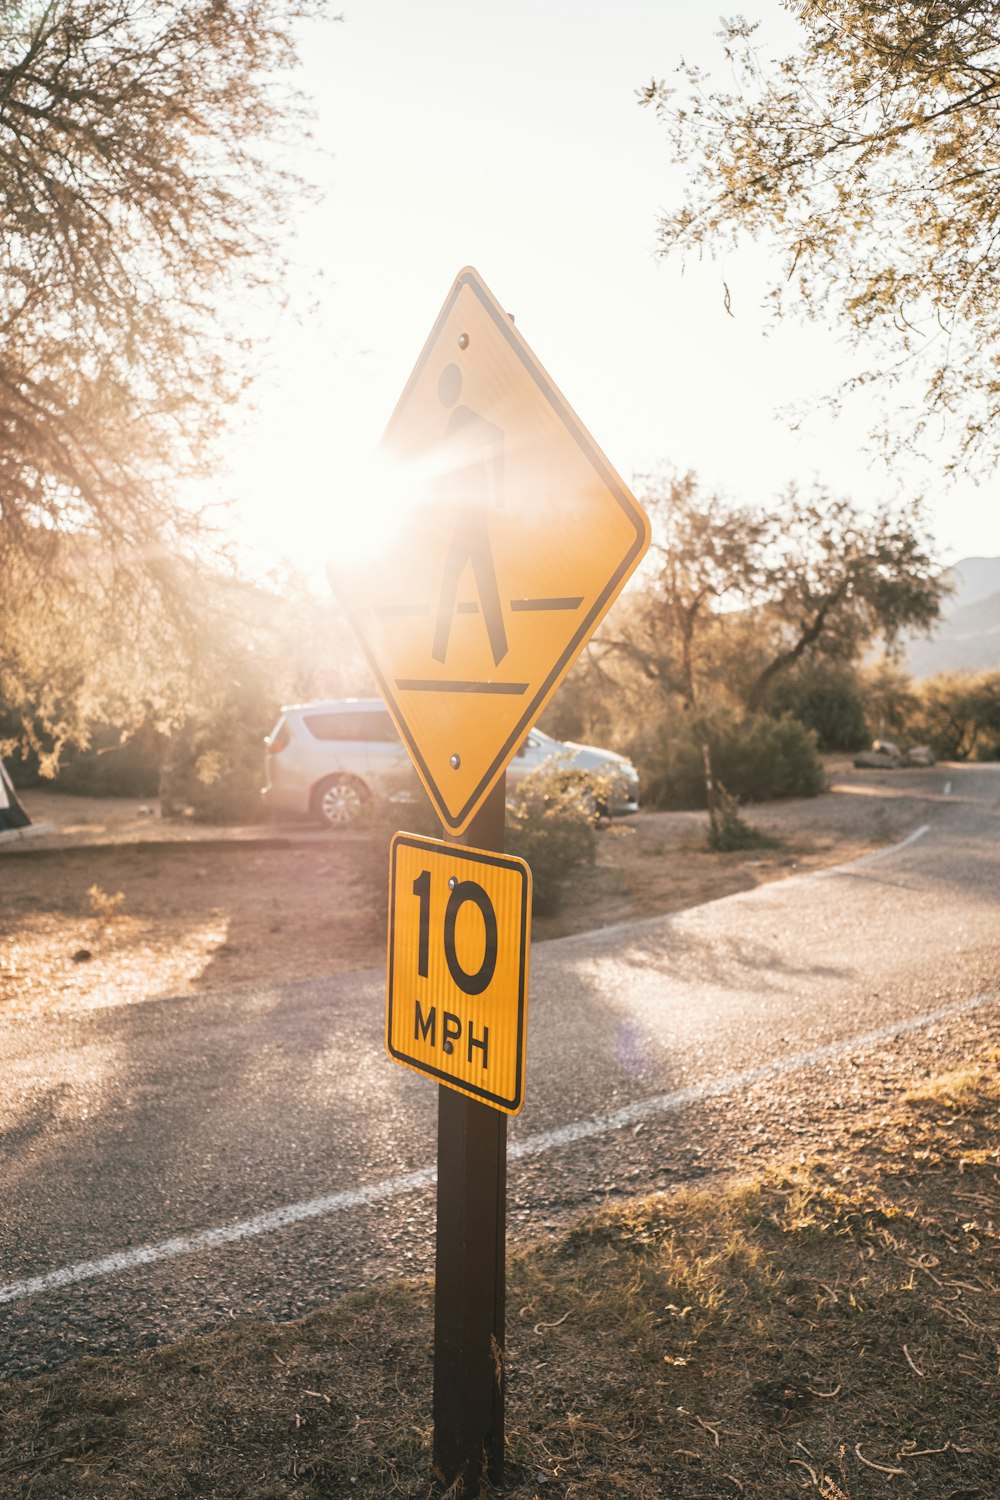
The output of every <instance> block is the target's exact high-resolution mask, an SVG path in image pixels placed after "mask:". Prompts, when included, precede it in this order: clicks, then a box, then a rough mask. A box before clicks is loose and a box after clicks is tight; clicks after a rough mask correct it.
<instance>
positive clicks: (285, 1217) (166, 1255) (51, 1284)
mask: <svg viewBox="0 0 1000 1500" xmlns="http://www.w3.org/2000/svg"><path fill="white" fill-rule="evenodd" d="M998 999H1000V995H996V994H985V995H976V996H974V997H973V998H972V999H971V1000H966V1001H963V1003H962V1004H960V1005H951V1006H945V1007H944V1008H942V1009H941V1010H934V1011H929V1012H928V1013H927V1014H926V1015H923V1016H915V1017H913V1018H911V1019H910V1020H907V1021H896V1022H894V1023H893V1024H892V1025H891V1026H881V1027H879V1028H878V1029H877V1030H876V1031H865V1032H861V1033H859V1034H858V1035H856V1036H851V1037H847V1038H846V1039H844V1040H843V1041H839V1042H830V1043H829V1044H828V1045H827V1046H825V1047H813V1048H811V1049H810V1050H809V1051H808V1052H796V1053H795V1054H794V1055H793V1056H791V1057H779V1058H775V1059H774V1060H773V1061H772V1062H768V1063H761V1064H760V1065H759V1066H757V1067H755V1068H745V1069H743V1070H742V1071H741V1072H739V1073H725V1074H723V1075H722V1076H721V1077H719V1078H708V1079H705V1081H704V1082H702V1083H696V1084H692V1085H691V1087H690V1088H685V1089H675V1090H674V1091H673V1093H670V1094H658V1095H657V1096H656V1097H655V1098H652V1099H641V1100H639V1101H638V1102H637V1103H635V1104H627V1105H625V1106H624V1108H622V1109H616V1110H613V1111H612V1112H611V1113H610V1114H603V1115H595V1116H593V1117H592V1118H591V1119H589V1120H577V1121H575V1122H574V1123H573V1124H571V1125H563V1126H560V1127H559V1128H558V1129H557V1130H546V1131H542V1132H540V1133H539V1134H538V1135H531V1136H528V1137H527V1138H526V1139H525V1140H523V1141H518V1140H515V1141H512V1142H511V1144H510V1146H509V1149H508V1156H509V1158H510V1159H511V1160H512V1161H518V1160H521V1159H522V1158H525V1157H531V1156H541V1155H542V1154H543V1153H544V1152H546V1151H552V1150H555V1149H556V1148H557V1147H559V1146H568V1145H571V1144H572V1143H573V1142H575V1141H585V1140H592V1139H593V1138H594V1137H595V1136H601V1135H610V1134H611V1132H612V1131H615V1130H622V1129H624V1128H625V1127H626V1126H629V1125H634V1124H636V1123H638V1121H640V1120H647V1119H649V1118H650V1117H651V1116H653V1115H664V1114H671V1113H674V1112H675V1111H677V1110H679V1109H684V1108H686V1107H687V1106H688V1105H689V1104H696V1103H698V1102H699V1101H700V1100H702V1099H714V1098H718V1097H719V1096H720V1095H723V1094H735V1093H738V1092H740V1091H741V1090H744V1089H748V1088H752V1087H753V1086H754V1084H757V1083H762V1082H763V1081H764V1080H765V1079H768V1078H780V1077H781V1076H782V1075H784V1074H787V1073H797V1072H800V1071H802V1070H804V1069H806V1068H811V1067H814V1066H815V1065H816V1064H817V1063H822V1062H828V1061H830V1060H831V1059H832V1058H836V1057H843V1056H845V1055H846V1054H848V1053H851V1052H855V1051H858V1050H860V1049H862V1048H865V1047H871V1046H874V1045H876V1044H877V1043H879V1042H887V1041H894V1040H895V1039H896V1038H898V1037H901V1036H907V1035H909V1034H910V1033H911V1032H914V1031H922V1030H923V1029H924V1028H925V1027H927V1026H934V1025H936V1024H937V1022H939V1021H947V1020H950V1019H951V1018H952V1017H954V1016H962V1015H967V1014H968V1013H969V1012H970V1011H974V1010H979V1009H981V1008H982V1007H983V1006H986V1005H991V1004H993V1003H994V1002H995V1001H997V1000H998ZM436 1180H437V1169H436V1167H423V1168H421V1170H420V1171H418V1172H408V1173H406V1174H405V1175H403V1176H400V1177H390V1178H387V1179H386V1180H385V1181H384V1182H376V1183H372V1184H371V1185H370V1186H368V1187H362V1188H349V1189H347V1190H346V1191H344V1192H340V1193H331V1194H330V1195H329V1196H328V1197H324V1198H311V1199H310V1200H309V1201H308V1202H305V1203H291V1204H289V1205H288V1206H287V1207H286V1208H276V1209H273V1210H272V1211H271V1212H270V1213H264V1214H256V1215H255V1216H254V1217H253V1218H251V1219H241V1220H240V1221H239V1222H238V1223H236V1224H225V1225H222V1226H221V1227H219V1228H215V1229H202V1230H200V1231H199V1232H198V1233H197V1234H190V1235H177V1236H175V1237H174V1238H173V1239H169V1240H160V1241H158V1243H156V1244H155V1245H143V1246H140V1247H139V1248H137V1249H135V1250H119V1251H116V1252H115V1253H114V1254H111V1255H105V1256H102V1257H101V1258H100V1259H99V1260H84V1261H78V1262H77V1264H76V1265H73V1266H62V1267H60V1268H59V1270H56V1271H48V1272H46V1273H45V1275H43V1276H32V1277H29V1278H28V1279H26V1280H24V1281H12V1282H9V1283H8V1284H7V1285H6V1286H0V1303H4V1302H19V1301H21V1300H22V1299H23V1298H25V1297H32V1296H34V1295H35V1294H36V1293H39V1292H51V1291H58V1290H59V1289H60V1288H62V1287H67V1286H72V1285H73V1284H74V1283H75V1282H78V1281H93V1280H96V1279H98V1278H100V1277H104V1276H114V1275H116V1274H117V1273H118V1272H121V1271H131V1270H134V1269H135V1268H136V1267H138V1266H149V1265H153V1264H155V1262H157V1261H160V1260H169V1259H171V1258H172V1257H173V1256H176V1255H196V1254H197V1253H198V1252H199V1251H202V1250H213V1249H215V1248H216V1247H217V1246H219V1245H230V1244H235V1243H236V1242H238V1241H239V1240H247V1239H252V1238H254V1237H255V1236H257V1235H260V1234H270V1233H272V1232H273V1231H274V1230H277V1229H287V1228H288V1227H289V1226H290V1225H292V1224H301V1223H302V1222H303V1221H304V1220H306V1219H319V1218H325V1217H326V1216H327V1215H329V1214H336V1213H343V1212H344V1211H345V1210H347V1209H352V1208H363V1207H365V1206H366V1205H367V1204H370V1203H380V1202H384V1201H385V1199H387V1198H397V1197H399V1196H400V1195H401V1194H403V1193H412V1192H416V1191H417V1190H418V1189H420V1188H426V1187H430V1186H431V1184H432V1183H434V1182H435V1181H436Z"/></svg>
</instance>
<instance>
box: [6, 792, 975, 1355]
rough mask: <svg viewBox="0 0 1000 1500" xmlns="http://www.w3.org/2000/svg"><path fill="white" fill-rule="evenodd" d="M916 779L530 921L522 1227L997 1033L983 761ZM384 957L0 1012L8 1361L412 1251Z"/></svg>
mask: <svg viewBox="0 0 1000 1500" xmlns="http://www.w3.org/2000/svg"><path fill="white" fill-rule="evenodd" d="M905 787H906V788H907V789H908V791H909V792H910V793H911V794H912V796H913V803H912V805H913V833H914V835H915V836H914V837H913V838H912V839H911V840H910V841H909V842H907V843H905V845H904V846H902V847H897V848H895V849H894V850H892V851H890V852H888V853H886V854H884V855H883V856H882V857H876V858H874V859H869V860H868V861H862V862H860V863H858V864H855V865H853V866H850V867H843V868H842V869H840V870H839V871H836V872H827V873H823V874H820V875H812V876H808V877H801V878H793V879H790V880H788V881H785V882H781V883H776V884H771V885H765V886H762V887H760V888H758V889H757V890H755V891H752V892H749V893H744V894H741V895H739V896H734V897H729V898H727V899H725V900H722V901H716V902H713V903H711V904H709V905H707V906H702V907H698V908H695V909H692V910H690V911H686V912H681V913H678V914H676V915H674V916H671V917H664V918H658V919H655V920H650V921H646V922H642V923H638V924H633V925H629V926H624V927H618V928H613V929H607V930H605V931H603V932H600V933H595V934H588V935H582V936H577V937H573V938H566V939H561V940H559V941H556V942H552V943H548V944H545V945H539V947H538V948H537V949H536V951H535V953H534V955H533V959H532V999H531V1017H530V1028H529V1036H530V1040H529V1056H528V1080H527V1100H528V1102H527V1104H526V1107H525V1109H524V1112H523V1114H522V1115H521V1116H520V1117H518V1119H517V1120H516V1121H514V1122H512V1125H511V1166H510V1176H509V1221H510V1227H511V1232H512V1235H513V1236H514V1238H515V1239H516V1238H521V1237H530V1236H532V1235H537V1234H539V1233H544V1232H545V1230H546V1229H547V1228H550V1227H552V1226H555V1225H558V1224H560V1223H563V1222H565V1221H566V1219H567V1218H568V1217H570V1216H572V1215H573V1214H574V1213H575V1212H577V1211H578V1210H579V1208H580V1207H581V1206H584V1205H586V1204H589V1203H593V1202H595V1201H598V1202H599V1201H601V1200H603V1199H604V1198H605V1197H608V1196H617V1195H625V1194H631V1193H634V1192H637V1191H642V1190H643V1189H646V1188H650V1187H656V1186H662V1185H666V1184H669V1183H671V1182H675V1181H679V1180H685V1179H688V1178H691V1177H694V1176H698V1175H703V1174H705V1173H708V1172H713V1171H717V1170H723V1169H727V1168H729V1167H731V1166H733V1165H739V1164H741V1163H744V1162H746V1161H747V1160H748V1159H752V1158H753V1157H755V1156H756V1157H758V1158H759V1157H760V1156H761V1155H762V1154H764V1153H769V1152H771V1151H773V1150H785V1149H787V1148H788V1147H789V1145H791V1144H793V1143H795V1142H797V1141H801V1142H802V1143H803V1144H804V1145H805V1144H812V1143H813V1142H814V1141H817V1142H822V1140H823V1139H824V1138H825V1136H826V1134H827V1133H828V1132H829V1130H830V1129H831V1128H832V1122H835V1121H836V1120H837V1118H838V1117H839V1115H840V1114H842V1112H843V1111H844V1110H845V1109H849V1108H851V1107H852V1106H853V1105H854V1104H855V1103H858V1102H859V1101H860V1102H861V1103H864V1104H871V1103H872V1102H877V1101H879V1100H880V1099H888V1098H889V1097H890V1096H891V1095H892V1093H893V1091H894V1089H896V1088H897V1087H898V1086H899V1084H900V1083H901V1082H903V1081H905V1080H906V1079H907V1078H908V1077H910V1076H912V1073H913V1071H914V1070H921V1069H925V1068H926V1069H928V1070H931V1069H936V1068H937V1067H939V1066H941V1065H944V1066H948V1065H951V1064H952V1063H953V1062H959V1061H960V1060H961V1058H962V1056H963V1055H964V1054H965V1052H966V1051H967V1049H968V1048H969V1047H971V1046H973V1045H975V1044H977V1043H979V1042H981V1041H982V1039H983V1038H984V1037H993V1038H997V1039H1000V920H998V894H1000V766H981V767H967V768H960V769H957V770H956V769H955V768H948V769H946V770H939V769H935V770H933V771H927V772H921V773H907V780H906V782H905ZM946 787H947V792H946ZM921 829H923V830H924V831H922V832H921V831H920V830H921ZM383 986H384V979H383V975H382V973H381V972H374V971H373V972H369V973H364V974H358V975H349V976H344V977H342V978H339V979H336V980H330V981H325V982H317V981H309V982H304V983H293V984H287V985H281V986H276V985H266V986H265V985H262V986H259V987H245V988H242V989H240V990H239V991H231V992H223V993H213V994H209V995H204V996H198V997H196V998H193V999H178V1000H158V1001H155V1002H150V1003H148V1004H145V1005H138V1006H131V1007H121V1008H117V1009H111V1010H105V1011H99V1012H91V1013H88V1014H86V1015H83V1016H76V1017H73V1016H66V1015H63V1016H59V1017H53V1018H50V1019H47V1020H46V1019H32V1020H28V1021H20V1022H10V1023H0V1070H2V1071H0V1077H2V1078H3V1080H4V1083H3V1090H2V1092H0V1131H2V1152H0V1378H4V1377H10V1376H17V1375H22V1374H26V1373H30V1372H32V1371H35V1370H38V1369H43V1368H47V1367H52V1366H54V1365H57V1364H59V1363H61V1362H62V1361H64V1360H65V1359H67V1358H70V1357H72V1356H73V1355H74V1354H76V1353H79V1352H81V1351H87V1352H100V1351H103V1350H108V1349H114V1348H120V1347H127V1346H134V1345H142V1344H152V1343H156V1342H159V1341H161V1340H163V1339H167V1338H173V1337H177V1336H178V1335H180V1334H183V1333H188V1332H192V1331H197V1330H202V1329H207V1328H211V1327H215V1326H219V1325H220V1324H226V1325H228V1324H229V1322H230V1319H231V1318H233V1317H237V1316H240V1315H243V1314H247V1313H253V1314H261V1315H264V1316H268V1317H278V1318H282V1317H290V1316H295V1315H297V1314H299V1313H301V1312H303V1311H304V1310H306V1309H308V1308H309V1307H311V1306H315V1305H317V1304H318V1303H321V1302H323V1301H326V1300H328V1299H329V1298H330V1297H331V1296H332V1295H335V1294H337V1293H338V1292H341V1291H344V1290H347V1289H350V1288H353V1287H358V1286H363V1285H367V1284H369V1283H371V1282H372V1281H374V1280H377V1279H379V1278H381V1277H384V1276H386V1275H393V1274H398V1273H399V1272H401V1271H423V1270H426V1269H427V1268H428V1266H429V1262H430V1255H431V1251H432V1244H433V1195H432V1188H431V1185H430V1184H431V1180H432V1168H433V1159H434V1151H435V1116H436V1090H435V1088H434V1086H433V1085H432V1084H430V1083H429V1082H427V1081H425V1080H424V1079H422V1078H419V1077H417V1076H416V1075H413V1074H411V1073H410V1072H409V1071H408V1070H406V1069H403V1068H400V1067H398V1066H396V1065H395V1064H391V1063H390V1062H388V1060H386V1058H385V1055H384V1052H383V1047H382V1037H381V1032H382V1015H383V1006H384V997H383Z"/></svg>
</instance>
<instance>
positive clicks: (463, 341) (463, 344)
mask: <svg viewBox="0 0 1000 1500" xmlns="http://www.w3.org/2000/svg"><path fill="white" fill-rule="evenodd" d="M458 347H459V348H460V349H468V347H469V335H468V334H467V333H460V334H459V335H458Z"/></svg>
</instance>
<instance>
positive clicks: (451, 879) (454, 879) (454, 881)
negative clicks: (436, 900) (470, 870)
mask: <svg viewBox="0 0 1000 1500" xmlns="http://www.w3.org/2000/svg"><path fill="white" fill-rule="evenodd" d="M457 885H458V876H457V875H449V876H448V889H449V891H453V890H454V889H455V887H456V886H457Z"/></svg>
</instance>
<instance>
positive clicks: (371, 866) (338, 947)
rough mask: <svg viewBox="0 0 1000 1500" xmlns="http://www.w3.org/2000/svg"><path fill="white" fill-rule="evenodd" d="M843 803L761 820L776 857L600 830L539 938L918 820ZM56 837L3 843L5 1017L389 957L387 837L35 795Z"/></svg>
mask: <svg viewBox="0 0 1000 1500" xmlns="http://www.w3.org/2000/svg"><path fill="white" fill-rule="evenodd" d="M827 775H828V778H829V780H830V784H831V787H832V790H830V791H829V792H827V793H826V794H825V795H823V796H821V797H817V798H813V799H809V800H804V801H792V802H785V803H772V804H768V805H766V806H761V807H756V808H752V809H749V810H748V811H747V814H746V815H747V818H748V820H749V821H750V822H752V824H753V825H754V826H755V827H757V828H759V829H760V830H761V831H763V832H766V833H768V834H770V835H772V836H774V837H775V838H776V839H778V840H779V841H780V842H779V844H778V846H777V847H775V848H769V849H760V850H748V851H740V852H737V853H732V854H725V855H717V854H710V853H708V852H707V851H706V849H705V818H704V815H702V814H698V813H661V812H642V813H640V814H639V815H638V816H637V817H634V818H631V819H627V820H622V821H621V822H620V823H617V824H614V825H611V826H609V827H606V828H604V829H602V830H601V832H600V834H599V836H598V855H597V861H596V864H595V866H594V868H593V869H592V870H588V871H586V872H584V873H583V875H582V876H580V877H574V879H573V881H572V884H571V887H570V888H569V889H567V890H566V891H565V893H564V897H563V901H562V905H561V908H560V909H559V910H558V911H557V912H555V913H554V914H552V915H548V916H544V917H543V916H536V918H535V919H534V921H533V924H532V941H533V942H534V943H538V942H544V941H545V940H546V939H549V938H553V937H558V936H562V935H564V934H566V933H570V932H579V931H586V930H589V929H591V928H595V927H601V926H606V925H609V924H613V923H618V922H627V921H634V920H636V919H639V918H642V917H648V916H655V915H660V914H662V913H666V912H670V911H676V910H678V909H680V908H682V907H687V906H694V905H697V904H700V903H701V902H705V901H710V900H713V899H715V898H717V897H720V896H725V895H729V894H731V893H732V892H734V891H740V890H746V889H749V888H751V887H753V886H755V885H759V884H761V883H762V882H764V881H768V880H775V879H780V878H781V877H783V876H787V875H791V874H796V873H802V872H804V871H809V870H813V869H817V868H820V867H822V866H825V865H831V864H838V863H841V862H844V861H846V860H850V859H854V858H856V857H857V856H858V855H860V854H863V853H866V852H868V851H870V850H872V849H874V848H876V847H878V846H879V845H881V844H885V843H891V842H892V841H894V840H895V839H898V838H902V837H904V836H905V835H906V834H907V833H908V832H909V831H910V830H911V829H912V828H913V827H915V826H916V825H917V824H918V823H919V822H920V816H919V804H918V803H915V802H914V800H913V798H912V797H911V796H909V795H908V794H907V790H906V786H905V783H904V782H903V781H902V780H901V779H899V777H898V774H897V779H896V780H895V781H893V780H892V778H891V777H887V776H886V775H885V773H875V774H874V776H873V775H872V773H858V772H855V771H853V770H852V769H851V768H850V766H849V764H848V763H847V762H846V761H831V762H830V763H829V764H828V766H827ZM22 800H23V802H24V805H25V808H26V810H27V811H28V813H29V815H30V816H31V818H32V819H33V820H34V822H35V823H36V824H51V825H52V827H51V831H48V832H43V833H40V834H39V835H38V836H36V837H32V838H30V839H24V840H13V841H5V842H3V843H0V1013H3V1014H7V1015H10V1014H13V1013H16V1012H22V1013H23V1012H38V1011H39V1010H46V1009H58V1010H66V1009H91V1008H96V1007H101V1006H106V1005H116V1004H132V1003H139V1002H141V1001H145V1000H152V999H157V998H160V997H163V996H166V995H185V994H193V993H197V992H199V991H201V990H204V989H207V988H210V987H214V986H228V985H232V984H238V983H241V982H252V981H255V980H276V979H283V980H285V979H305V978H311V977H316V976H320V975H324V974H333V973H338V972H342V971H344V970H349V969H356V968H368V967H378V966H380V965H382V964H383V963H384V961H385V949H386V881H387V869H388V860H387V853H386V846H385V841H384V839H383V838H381V837H376V836H375V835H373V834H370V833H361V832H355V831H345V832H335V831H320V830H313V829H310V828H309V827H307V826H296V825H281V826H264V827H255V828H218V827H210V826H206V825H193V824H178V823H171V822H165V821H163V820H162V819H161V818H160V817H159V815H158V813H157V811H156V809H155V807H151V806H149V805H145V804H142V803H140V802H137V801H135V800H133V799H124V798H123V799H99V798H84V797H70V796H61V795H59V794H57V793H52V792H38V791H29V792H25V793H24V794H23V799H22Z"/></svg>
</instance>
